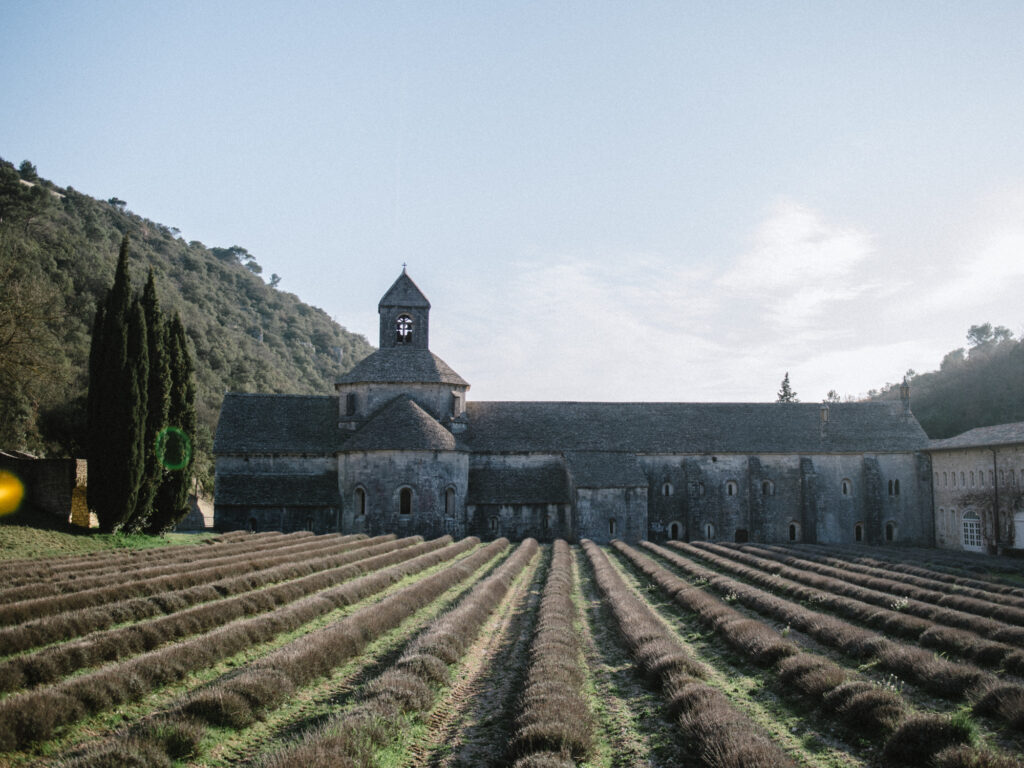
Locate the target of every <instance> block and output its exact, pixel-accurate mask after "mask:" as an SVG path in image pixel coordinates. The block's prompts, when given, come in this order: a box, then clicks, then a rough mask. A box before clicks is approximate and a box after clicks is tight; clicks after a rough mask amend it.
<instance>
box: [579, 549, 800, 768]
mask: <svg viewBox="0 0 1024 768" xmlns="http://www.w3.org/2000/svg"><path fill="white" fill-rule="evenodd" d="M583 549H584V551H585V552H586V553H587V557H588V559H589V560H590V563H591V566H592V567H593V569H594V578H595V580H596V582H597V587H598V589H599V590H600V592H601V595H602V596H603V597H604V599H605V602H606V604H607V605H608V607H609V608H610V609H611V611H612V613H613V615H614V616H615V620H616V625H617V627H618V629H619V633H620V634H621V635H622V637H623V639H624V640H625V641H626V644H627V646H629V649H630V651H631V652H632V654H633V657H634V658H635V659H636V661H637V663H638V665H639V667H640V669H641V670H642V671H643V673H644V674H645V676H646V677H647V678H648V679H649V680H650V681H651V682H652V683H654V684H655V685H658V686H660V688H661V690H662V692H663V694H664V696H665V698H666V700H667V702H668V709H669V712H670V713H671V715H672V717H674V718H677V719H678V721H679V725H680V727H681V728H682V731H683V734H684V735H685V737H686V740H687V743H688V745H689V747H690V751H691V752H692V754H693V756H694V757H695V758H696V759H697V760H699V762H700V764H701V765H703V766H706V767H707V768H786V767H787V766H792V765H794V763H793V761H792V760H790V758H789V757H788V756H787V755H786V753H785V752H783V751H782V749H780V748H779V747H778V746H777V745H776V744H775V743H774V742H772V740H771V738H770V737H769V736H768V734H767V733H765V732H764V731H762V730H761V729H760V728H758V727H757V726H756V725H755V724H754V723H753V722H752V721H751V720H750V718H748V717H747V716H746V715H744V714H743V713H741V712H739V711H738V710H736V709H735V708H734V707H732V706H731V705H730V703H729V700H728V699H727V698H726V696H725V694H723V693H722V692H721V691H720V690H718V689H717V688H714V687H712V686H710V685H708V684H707V683H705V682H704V680H705V679H706V678H707V677H708V670H707V668H706V667H705V666H704V664H702V663H701V662H699V661H697V660H696V659H694V658H693V657H692V656H691V655H690V654H689V653H688V652H687V650H686V649H685V648H684V647H683V646H682V645H681V644H680V643H679V641H678V640H676V638H675V637H674V636H673V634H672V632H671V631H670V630H669V629H668V627H667V626H666V625H665V624H664V623H663V622H662V621H661V620H660V619H659V618H658V616H657V614H655V612H654V610H653V609H652V608H651V607H650V606H649V605H648V604H647V603H646V602H645V601H644V600H642V599H640V598H639V597H638V596H637V595H636V594H635V593H634V592H633V591H632V590H630V589H629V588H628V587H627V586H626V584H625V582H624V581H623V580H622V577H621V576H620V575H619V573H618V572H617V571H616V570H615V568H614V567H613V566H612V564H611V563H610V562H609V560H608V557H607V555H605V553H604V552H603V551H602V550H601V549H600V548H599V547H598V546H597V545H595V544H594V543H593V542H590V541H584V542H583Z"/></svg>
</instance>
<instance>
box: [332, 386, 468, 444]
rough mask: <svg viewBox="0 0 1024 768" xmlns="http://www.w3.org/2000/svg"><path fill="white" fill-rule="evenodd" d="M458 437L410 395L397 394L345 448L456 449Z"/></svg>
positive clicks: (350, 439) (351, 438) (347, 442)
mask: <svg viewBox="0 0 1024 768" xmlns="http://www.w3.org/2000/svg"><path fill="white" fill-rule="evenodd" d="M456 449H457V446H456V442H455V437H454V436H453V435H452V433H451V432H449V431H448V430H447V429H445V428H444V427H442V426H441V425H440V424H439V423H438V422H437V420H436V419H435V418H434V417H433V416H431V415H430V414H429V413H427V412H426V411H424V410H423V409H422V408H420V407H419V406H418V405H417V404H416V403H415V402H413V401H412V400H411V399H409V398H408V397H397V398H395V399H394V400H392V401H391V402H390V403H388V404H387V405H386V406H384V407H383V408H382V409H381V410H380V411H378V412H377V413H376V414H375V415H374V416H373V418H371V419H370V420H369V421H368V422H366V424H364V425H363V426H362V427H361V428H360V429H359V431H358V432H356V433H355V434H354V435H352V437H350V438H349V439H348V440H346V441H345V444H344V446H342V450H343V451H346V452H347V451H454V450H456Z"/></svg>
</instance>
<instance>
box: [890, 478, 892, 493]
mask: <svg viewBox="0 0 1024 768" xmlns="http://www.w3.org/2000/svg"><path fill="white" fill-rule="evenodd" d="M889 495H890V496H892V480H890V481H889Z"/></svg>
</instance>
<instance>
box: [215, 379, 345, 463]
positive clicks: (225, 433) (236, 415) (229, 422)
mask: <svg viewBox="0 0 1024 768" xmlns="http://www.w3.org/2000/svg"><path fill="white" fill-rule="evenodd" d="M341 438H342V435H341V434H340V432H339V430H338V398H337V397H331V396H322V395H254V394H246V393H241V392H228V393H227V394H226V395H224V402H223V404H222V405H221V407H220V420H219V421H218V422H217V436H216V437H215V438H214V441H213V452H214V453H216V454H221V455H223V454H228V453H321V454H330V453H334V451H336V450H337V449H338V446H339V444H340V443H341Z"/></svg>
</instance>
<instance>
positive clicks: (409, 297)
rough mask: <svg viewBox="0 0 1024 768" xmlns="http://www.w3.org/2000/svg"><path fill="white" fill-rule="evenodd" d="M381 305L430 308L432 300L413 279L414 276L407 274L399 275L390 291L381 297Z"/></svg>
mask: <svg viewBox="0 0 1024 768" xmlns="http://www.w3.org/2000/svg"><path fill="white" fill-rule="evenodd" d="M379 306H381V307H423V308H425V309H430V302H429V301H427V297H426V296H424V295H423V291H421V290H420V289H419V286H417V285H416V283H414V282H413V281H412V278H411V277H409V276H408V275H407V274H405V270H404V269H403V270H402V274H400V275H399V276H398V279H397V280H395V282H394V283H392V284H391V287H390V288H388V292H387V293H385V294H384V296H383V297H381V300H380V304H379Z"/></svg>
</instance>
